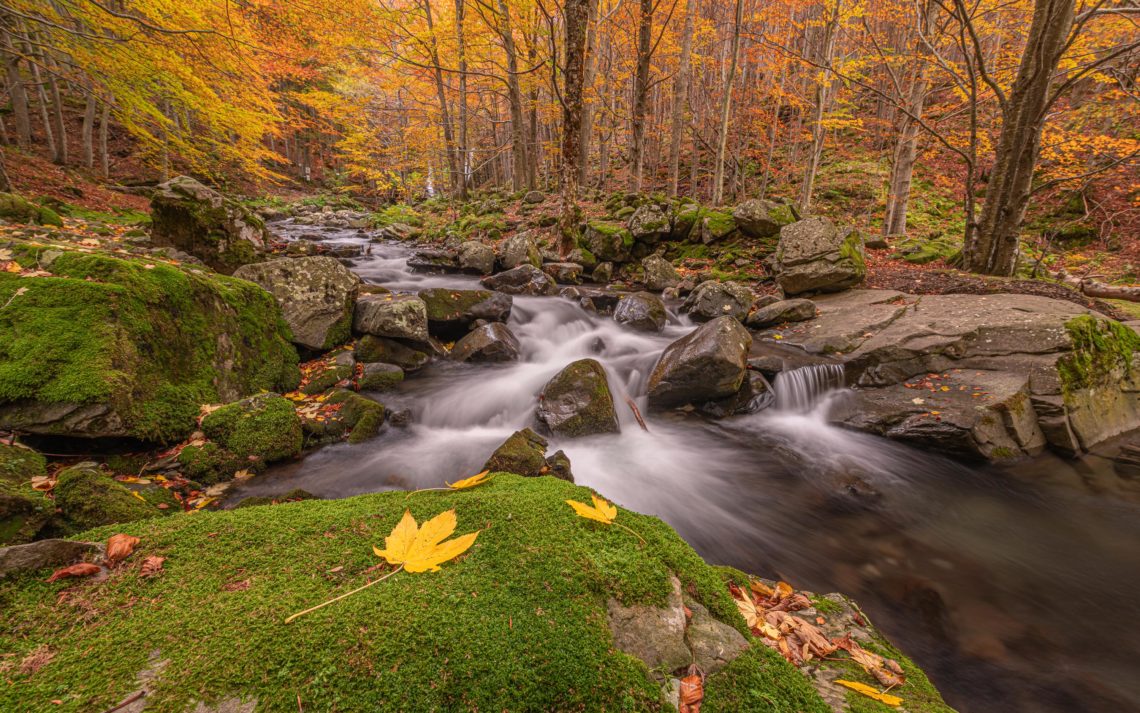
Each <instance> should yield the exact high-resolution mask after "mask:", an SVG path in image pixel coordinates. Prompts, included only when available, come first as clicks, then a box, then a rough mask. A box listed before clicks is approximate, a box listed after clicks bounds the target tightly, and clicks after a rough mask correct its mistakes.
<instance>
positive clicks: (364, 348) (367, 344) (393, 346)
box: [352, 334, 431, 372]
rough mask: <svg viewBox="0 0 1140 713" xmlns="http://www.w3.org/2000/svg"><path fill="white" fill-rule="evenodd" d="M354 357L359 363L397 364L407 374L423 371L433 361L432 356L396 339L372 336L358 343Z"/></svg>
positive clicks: (364, 337) (367, 336)
mask: <svg viewBox="0 0 1140 713" xmlns="http://www.w3.org/2000/svg"><path fill="white" fill-rule="evenodd" d="M352 355H353V357H354V358H355V359H356V361H358V362H364V363H365V364H370V363H373V362H385V363H387V364H395V365H396V366H398V367H400V368H401V369H403V370H404V371H407V372H412V371H418V370H420V369H422V368H423V367H424V366H425V365H426V364H427V363H428V361H429V360H430V359H431V355H430V354H428V353H427V352H422V351H420V350H418V349H414V348H412V347H409V346H407V345H406V344H403V343H401V342H397V341H396V340H395V339H386V338H384V337H374V336H372V335H371V334H366V335H364V336H363V337H361V338H360V339H358V340H357V341H356V348H355V349H354V350H353V353H352Z"/></svg>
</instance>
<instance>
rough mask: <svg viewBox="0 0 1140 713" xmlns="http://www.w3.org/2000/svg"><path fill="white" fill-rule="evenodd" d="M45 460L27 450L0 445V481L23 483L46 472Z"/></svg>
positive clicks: (4, 444)
mask: <svg viewBox="0 0 1140 713" xmlns="http://www.w3.org/2000/svg"><path fill="white" fill-rule="evenodd" d="M46 469H47V459H46V458H44V457H43V456H42V455H40V454H39V453H36V452H35V451H33V450H30V449H28V448H17V447H16V446H9V445H8V444H6V443H0V480H2V481H5V482H8V483H12V484H17V483H24V482H27V481H29V480H31V479H32V478H34V477H35V476H37V475H44V474H46V472H47V470H46Z"/></svg>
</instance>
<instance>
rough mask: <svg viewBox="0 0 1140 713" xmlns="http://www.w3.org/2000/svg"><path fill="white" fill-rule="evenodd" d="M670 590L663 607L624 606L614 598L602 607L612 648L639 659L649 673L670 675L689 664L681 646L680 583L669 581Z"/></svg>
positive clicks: (682, 612) (682, 609)
mask: <svg viewBox="0 0 1140 713" xmlns="http://www.w3.org/2000/svg"><path fill="white" fill-rule="evenodd" d="M671 580H672V581H671V585H672V586H671V589H670V592H669V595H668V597H667V598H666V600H665V606H664V607H655V606H651V605H648V604H635V605H632V606H626V605H624V604H622V603H621V602H619V601H617V600H616V599H610V600H609V601H608V602H607V604H606V609H607V610H608V614H609V616H608V619H609V621H608V623H609V628H610V632H611V633H612V634H613V637H614V647H615V648H616V649H618V650H619V651H622V652H624V653H626V654H628V655H630V656H633V657H635V658H637V659H640V660H641V661H642V662H644V663H645V666H646V668H648V669H649V670H650V671H654V672H657V675H658V676H660V672H662V671H664V672H672V671H673V670H675V669H678V668H682V667H684V666H688V665H689V664H690V663H693V655H692V653H691V652H690V651H689V647H688V646H686V645H685V623H686V618H685V605H684V602H683V601H682V599H681V582H680V581H679V580H678V579H677V578H676V577H672V578H671Z"/></svg>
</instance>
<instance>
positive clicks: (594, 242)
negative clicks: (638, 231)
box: [581, 220, 633, 262]
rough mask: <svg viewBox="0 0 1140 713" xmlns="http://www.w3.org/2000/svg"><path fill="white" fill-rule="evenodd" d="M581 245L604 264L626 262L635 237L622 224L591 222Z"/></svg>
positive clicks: (583, 235)
mask: <svg viewBox="0 0 1140 713" xmlns="http://www.w3.org/2000/svg"><path fill="white" fill-rule="evenodd" d="M581 245H582V247H584V248H585V249H587V250H589V251H590V252H591V253H593V255H594V257H596V258H597V259H598V260H600V261H602V262H626V261H627V260H629V257H630V252H629V251H630V248H631V247H633V236H632V235H630V233H629V230H628V229H627V228H626V227H625V225H623V224H622V223H617V222H611V221H605V220H591V221H590V222H589V223H587V224H586V230H585V231H584V232H583V233H582V241H581Z"/></svg>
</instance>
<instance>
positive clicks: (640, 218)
mask: <svg viewBox="0 0 1140 713" xmlns="http://www.w3.org/2000/svg"><path fill="white" fill-rule="evenodd" d="M626 227H627V228H628V229H629V234H630V235H631V236H632V237H633V239H634V241H635V242H639V243H645V244H647V245H653V244H656V243H657V242H659V241H660V240H661V239H662V238H663V237H665V236H666V235H668V234H669V232H670V230H671V229H672V226H671V225H669V216H667V215H665V211H663V210H662V209H661V207H660V206H658V205H657V204H655V203H647V204H646V205H643V206H641V207H640V208H638V209H637V210H635V211H634V212H633V215H631V216H630V217H629V221H628V222H627V223H626Z"/></svg>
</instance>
